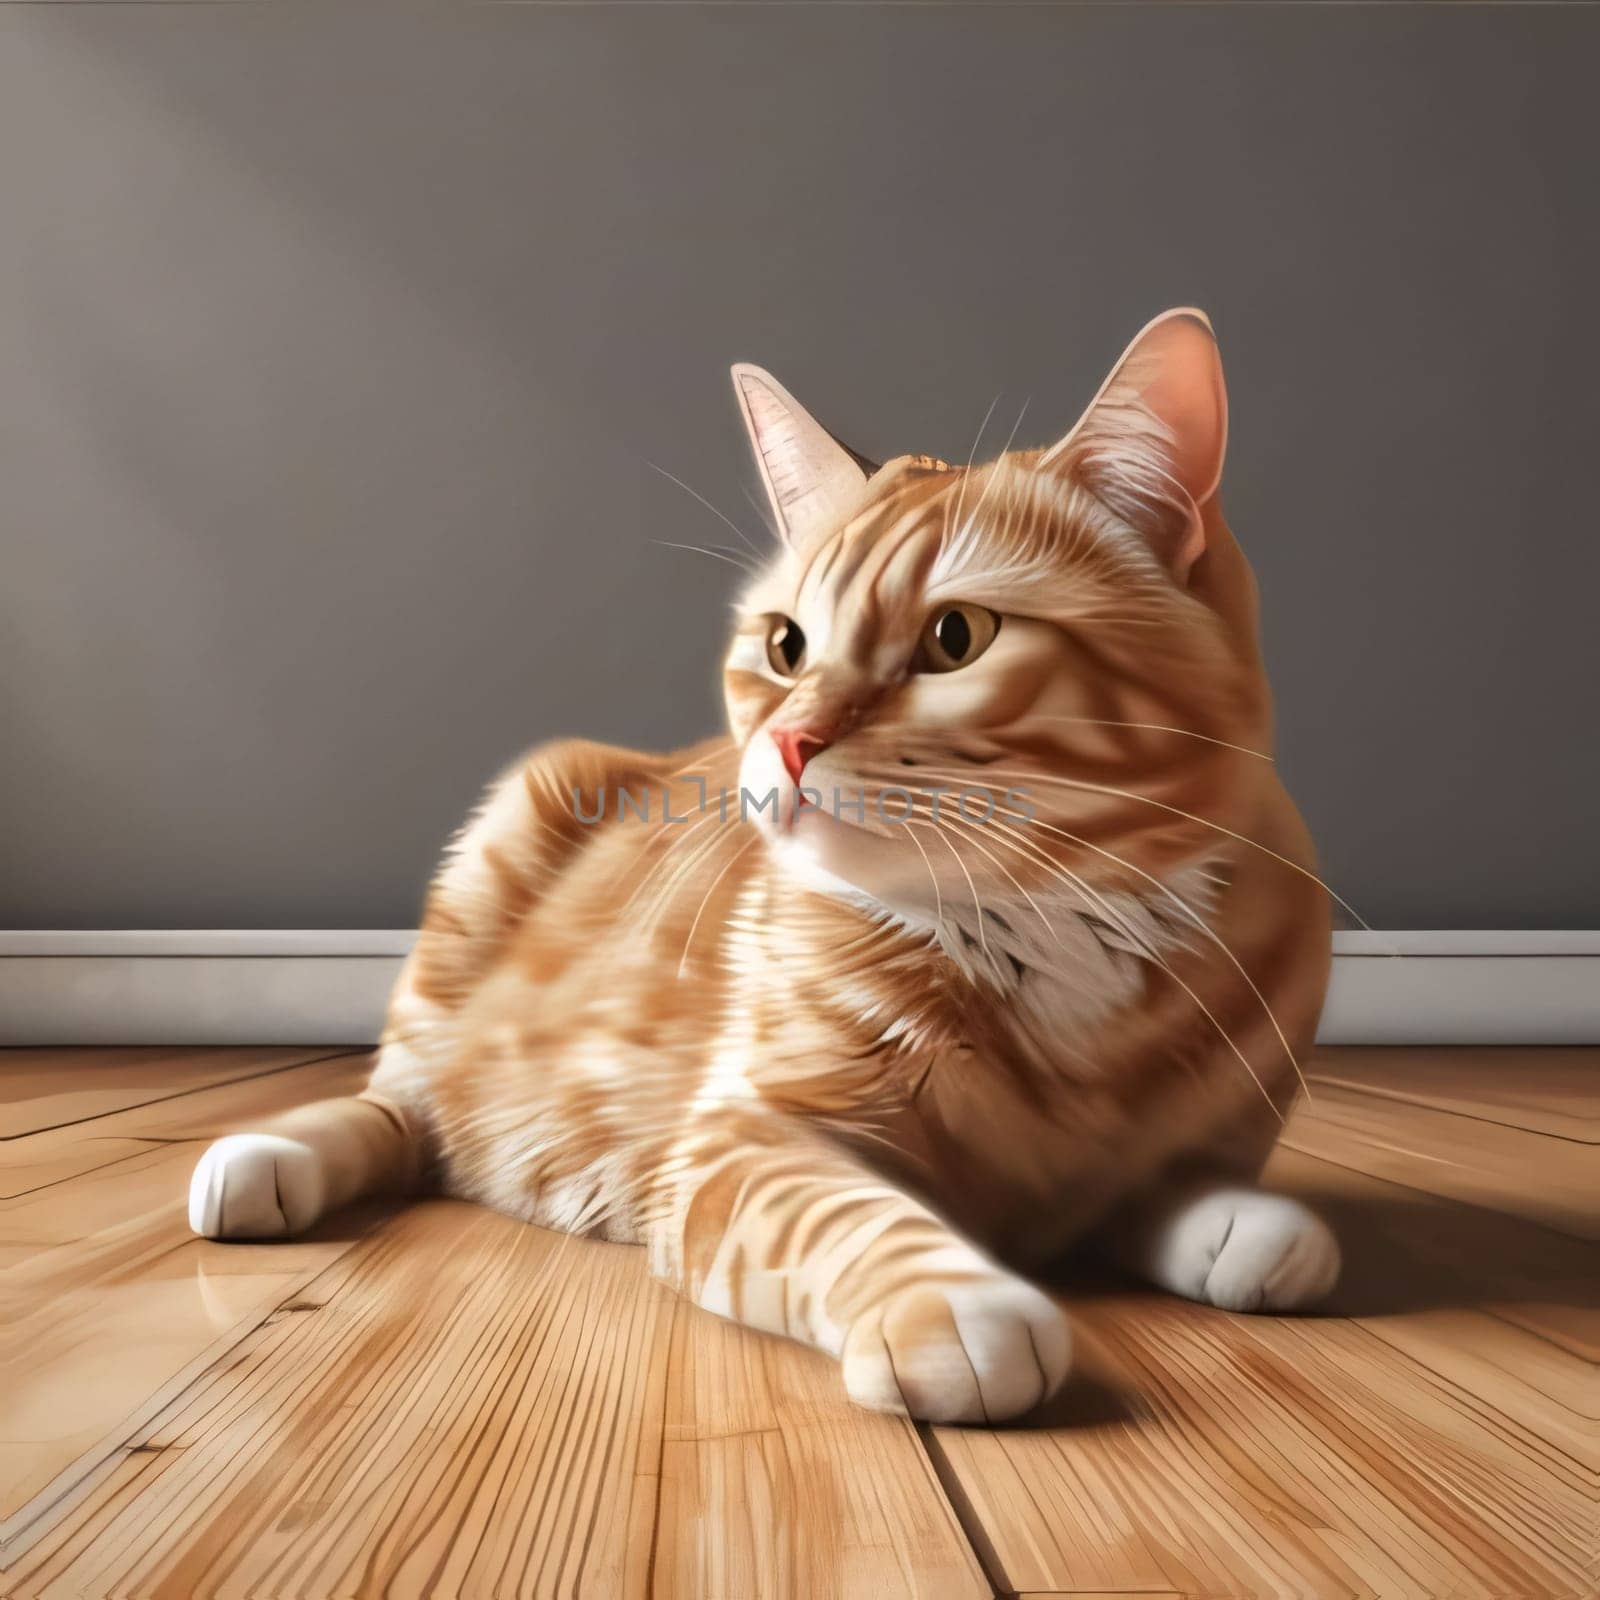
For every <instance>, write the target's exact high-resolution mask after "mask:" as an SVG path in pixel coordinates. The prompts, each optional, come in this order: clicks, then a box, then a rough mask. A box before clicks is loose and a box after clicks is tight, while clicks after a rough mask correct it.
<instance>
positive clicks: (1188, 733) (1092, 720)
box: [1023, 716, 1275, 762]
mask: <svg viewBox="0 0 1600 1600" xmlns="http://www.w3.org/2000/svg"><path fill="white" fill-rule="evenodd" d="M1023 720H1024V721H1025V722H1079V723H1083V724H1085V725H1088V726H1092V727H1096V728H1143V729H1146V730H1148V731H1149V732H1151V733H1179V734H1182V735H1183V736H1184V738H1186V739H1203V740H1204V741H1205V742H1206V743H1207V744H1219V745H1221V746H1222V747H1223V748H1224V749H1226V750H1237V751H1238V752H1239V754H1240V755H1243V756H1254V757H1255V758H1256V760H1258V761H1267V762H1271V761H1273V760H1274V759H1275V758H1274V757H1272V756H1270V755H1268V754H1267V752H1266V751H1264V750H1252V749H1251V748H1250V747H1249V745H1245V744H1234V743H1233V742H1232V741H1231V740H1228V739H1217V738H1213V737H1212V735H1211V734H1209V733H1196V732H1195V730H1194V729H1193V728H1174V727H1172V726H1170V725H1169V724H1168V723H1165V722H1123V721H1121V720H1119V719H1118V718H1115V717H1069V716H1038V717H1035V716H1030V717H1027V718H1025V719H1023Z"/></svg>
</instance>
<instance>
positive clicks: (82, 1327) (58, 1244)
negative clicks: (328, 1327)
mask: <svg viewBox="0 0 1600 1600" xmlns="http://www.w3.org/2000/svg"><path fill="white" fill-rule="evenodd" d="M364 1073H365V1062H364V1060H363V1059H362V1058H360V1057H347V1058H340V1059H336V1060H330V1061H325V1062H319V1063H316V1064H312V1065H305V1066H299V1067H294V1068H291V1069H289V1070H288V1071H285V1072H275V1073H273V1074H271V1075H270V1076H264V1077H256V1078H252V1079H248V1080H245V1081H242V1082H237V1083H229V1084H223V1085H218V1086H213V1087H211V1088H208V1089H201V1090H197V1091H194V1092H193V1093H192V1094H189V1095H186V1096H184V1097H183V1098H181V1099H171V1100H163V1101H162V1102H161V1103H160V1104H158V1105H144V1106H141V1107H138V1108H135V1109H132V1110H129V1111H124V1112H118V1113H115V1114H114V1118H107V1119H106V1121H108V1122H109V1121H112V1120H118V1121H125V1122H126V1123H127V1126H128V1130H129V1132H130V1133H133V1132H137V1133H138V1134H140V1135H141V1140H140V1143H141V1146H142V1147H141V1148H138V1149H136V1150H135V1151H134V1152H133V1153H132V1154H131V1155H127V1156H124V1157H123V1158H122V1159H118V1160H115V1161H114V1162H113V1163H112V1164H109V1165H100V1166H90V1167H88V1169H87V1171H84V1172H80V1174H79V1175H78V1176H77V1177H76V1178H75V1179H74V1180H73V1181H71V1182H68V1183H65V1184H62V1185H58V1186H52V1187H48V1188H45V1189H43V1190H36V1191H34V1192H32V1193H28V1194H24V1195H22V1196H21V1197H20V1198H15V1199H10V1200H6V1201H3V1202H0V1263H3V1264H4V1266H5V1268H6V1270H5V1275H4V1286H3V1289H0V1538H5V1539H10V1538H14V1537H16V1536H17V1535H19V1534H20V1533H21V1532H22V1531H24V1529H26V1528H28V1527H31V1526H32V1525H33V1523H34V1522H35V1521H36V1519H37V1517H38V1516H40V1515H43V1514H45V1513H46V1511H47V1509H48V1507H49V1506H50V1505H51V1504H52V1503H53V1501H54V1498H55V1496H56V1495H57V1494H58V1493H60V1492H61V1491H62V1490H63V1489H64V1488H65V1487H67V1486H69V1485H70V1484H71V1483H72V1482H75V1481H76V1480H77V1479H78V1478H81V1477H82V1476H83V1475H84V1474H85V1473H87V1472H89V1471H91V1470H92V1469H93V1468H94V1467H95V1466H96V1464H97V1463H98V1462H99V1461H101V1460H103V1459H104V1458H105V1456H106V1455H107V1454H108V1453H109V1452H110V1451H112V1450H114V1449H115V1448H116V1447H117V1446H118V1445H119V1444H120V1443H121V1441H122V1440H123V1439H125V1438H126V1437H127V1435H128V1432H129V1430H130V1429H131V1428H132V1427H134V1426H135V1425H136V1423H137V1421H138V1420H139V1418H140V1417H142V1416H144V1415H145V1414H147V1413H148V1412H149V1410H150V1409H151V1407H152V1405H153V1404H154V1403H155V1402H156V1401H157V1400H158V1398H162V1397H165V1396H166V1395H168V1394H169V1393H171V1392H173V1386H174V1385H175V1384H181V1383H182V1382H183V1381H185V1380H186V1379H187V1377H188V1376H190V1375H192V1374H193V1373H194V1371H195V1370H197V1364H204V1363H205V1362H206V1361H208V1360H211V1359H213V1358H214V1357H215V1356H216V1355H217V1354H218V1352H220V1351H221V1350H225V1349H226V1348H227V1347H228V1346H229V1344H230V1343H232V1342H233V1341H235V1340H237V1339H238V1338H239V1337H242V1335H243V1334H244V1333H246V1332H248V1330H249V1329H250V1328H251V1327H253V1326H254V1325H255V1324H256V1323H257V1322H258V1321H259V1320H260V1319H261V1318H262V1317H263V1316H265V1315H266V1314H267V1313H268V1312H270V1311H271V1309H272V1307H273V1306H274V1305H275V1304H277V1303H278V1301H279V1300H281V1299H282V1298H284V1296H285V1295H288V1294H291V1293H293V1291H294V1290H295V1289H296V1288H297V1287H298V1286H299V1285H300V1284H303V1283H304V1282H306V1281H307V1280H308V1279H309V1278H311V1277H313V1276H314V1275H315V1274H316V1273H318V1272H320V1271H321V1270H322V1269H323V1268H324V1267H326V1266H327V1265H328V1264H329V1263H330V1262H331V1261H333V1260H335V1259H337V1257H338V1256H339V1255H340V1254H342V1253H343V1251H344V1250H346V1249H347V1248H349V1246H350V1244H351V1243H352V1241H353V1240H354V1239H355V1238H356V1237H357V1236H358V1233H359V1230H360V1227H361V1225H362V1224H361V1219H360V1218H359V1217H358V1216H347V1217H343V1218H337V1219H331V1220H330V1222H329V1223H328V1224H327V1225H326V1226H325V1227H324V1228H322V1229H321V1230H319V1232H318V1233H317V1234H315V1235H311V1236H308V1237H306V1238H303V1239H298V1240H295V1241H293V1242H291V1243H288V1244H281V1245H224V1244H217V1243H213V1242H211V1241H208V1240H201V1239H196V1238H194V1236H193V1235H192V1234H191V1233H190V1232H189V1227H188V1222H187V1219H186V1216H185V1194H186V1190H187V1184H188V1175H189V1172H190V1170H191V1169H192V1168H193V1165H194V1162H195V1159H196V1157H197V1155H198V1153H199V1151H200V1149H201V1148H202V1147H203V1144H204V1141H205V1140H206V1139H209V1138H211V1137H213V1136H214V1135H215V1134H216V1133H218V1132H221V1131H223V1130H224V1129H225V1128H227V1127H230V1126H234V1125H235V1124H236V1122H237V1121H239V1120H245V1121H248V1120H249V1119H250V1118H251V1117H254V1116H259V1115H264V1114H267V1113H269V1112H271V1111H275V1110H280V1109H282V1108H283V1107H284V1106H286V1105H293V1104H295V1103H297V1102H299V1101H302V1100H306V1099H314V1098H316V1097H317V1096H318V1095H321V1094H337V1093H343V1092H347V1091H348V1090H349V1089H350V1088H352V1087H354V1086H356V1085H357V1084H358V1083H359V1082H360V1081H361V1079H362V1077H363V1076H364ZM157 1130H159V1132H158V1133H157ZM146 1133H156V1134H157V1137H158V1138H159V1139H160V1140H161V1141H162V1142H156V1139H155V1138H152V1139H148V1140H146V1139H144V1138H143V1137H142V1136H143V1135H144V1134H146ZM34 1141H41V1142H47V1143H51V1144H53V1145H56V1146H58V1147H59V1148H60V1149H61V1151H62V1152H63V1153H66V1152H70V1150H71V1149H72V1148H73V1145H72V1141H79V1142H80V1143H82V1142H88V1143H91V1144H93V1143H97V1142H98V1141H97V1140H86V1139H85V1134H84V1130H83V1128H82V1127H81V1126H80V1127H77V1128H75V1129H56V1130H51V1131H48V1132H45V1133H39V1134H34V1135H30V1136H28V1137H27V1138H25V1139H21V1140H18V1141H16V1142H15V1143H14V1144H12V1145H10V1146H8V1147H6V1150H5V1158H6V1159H7V1160H9V1159H10V1157H11V1155H12V1153H13V1152H14V1151H17V1150H18V1149H19V1148H24V1147H28V1146H29V1145H30V1144H32V1143H33V1142H34ZM167 1141H170V1142H167ZM126 1142H128V1141H126V1140H114V1141H113V1147H114V1148H116V1149H119V1150H120V1149H121V1148H122V1146H123V1144H125V1143H126ZM96 1159H98V1157H96Z"/></svg>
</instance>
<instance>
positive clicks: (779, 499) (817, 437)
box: [733, 361, 872, 548]
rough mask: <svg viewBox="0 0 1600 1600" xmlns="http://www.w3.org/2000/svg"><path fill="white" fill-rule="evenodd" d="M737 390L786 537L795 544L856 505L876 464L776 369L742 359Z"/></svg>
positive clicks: (735, 382) (736, 373)
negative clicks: (820, 417) (842, 439)
mask: <svg viewBox="0 0 1600 1600" xmlns="http://www.w3.org/2000/svg"><path fill="white" fill-rule="evenodd" d="M733 391H734V393H735V394H736V395H737V396H738V397H739V410H740V412H741V413H742V414H743V416H744V425H745V427H746V428H747V429H748V430H749V433H750V443H751V445H752V446H753V447H754V449H755V453H756V464H757V466H759V467H760V468H761V481H762V483H763V484H764V485H765V486H766V491H767V498H768V499H769V500H770V501H771V502H772V511H773V515H774V516H775V517H776V518H777V520H778V532H779V534H780V536H781V537H782V539H783V542H784V543H785V544H787V545H790V546H792V547H795V548H799V547H800V546H803V545H805V544H806V543H807V542H808V541H809V540H811V539H812V538H813V537H814V536H815V535H817V534H819V533H822V532H825V531H826V530H827V529H828V528H830V527H834V526H837V525H838V523H839V522H840V521H842V520H843V518H844V517H845V516H846V515H848V514H849V513H850V512H851V511H853V510H854V509H855V506H856V503H857V502H858V501H859V500H860V498H861V489H862V486H863V485H864V484H865V483H866V481H867V478H868V476H869V475H870V472H871V470H872V463H871V462H869V461H866V460H864V458H862V457H861V456H858V455H857V454H856V453H855V452H854V451H853V450H848V449H846V448H845V446H844V445H842V444H840V443H839V441H838V440H837V439H835V438H834V436H833V435H832V434H831V433H829V432H828V430H827V429H826V428H824V427H823V426H822V424H821V423H820V422H818V421H817V419H816V418H815V417H813V416H812V415H811V413H810V412H809V411H807V410H806V409H805V407H804V406H802V405H801V404H800V402H799V401H798V400H796V399H795V397H794V396H793V395H792V394H790V393H789V391H788V390H787V389H785V388H784V386H783V385H782V384H781V383H779V382H778V380H777V379H776V378H774V377H773V376H772V374H771V373H770V372H763V371H762V370H761V368H760V367H752V366H748V365H746V364H745V363H744V362H742V361H741V362H740V363H739V364H738V365H737V366H736V367H734V369H733Z"/></svg>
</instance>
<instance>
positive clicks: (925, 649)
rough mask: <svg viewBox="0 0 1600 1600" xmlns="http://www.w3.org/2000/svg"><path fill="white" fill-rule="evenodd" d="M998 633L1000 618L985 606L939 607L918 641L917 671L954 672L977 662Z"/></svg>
mask: <svg viewBox="0 0 1600 1600" xmlns="http://www.w3.org/2000/svg"><path fill="white" fill-rule="evenodd" d="M999 631H1000V618H999V617H998V616H996V615H995V613H994V612H992V611H991V610H989V608H988V607H987V606H971V605H953V606H940V607H939V609H938V610H937V611H935V612H934V613H933V615H932V616H931V617H929V618H928V620H927V623H926V625H925V626H924V627H923V630H922V637H921V639H919V640H918V641H917V654H916V659H915V660H914V661H913V662H912V668H913V670H914V671H917V672H954V671H955V670H956V669H957V668H958V667H965V666H968V665H969V664H970V663H972V662H974V661H976V660H977V659H978V657H979V656H981V655H982V654H983V652H984V651H985V650H987V649H988V648H989V646H990V645H992V644H993V643H994V636H995V635H996V634H997V633H999Z"/></svg>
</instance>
